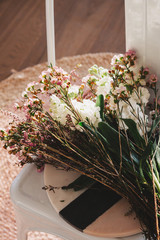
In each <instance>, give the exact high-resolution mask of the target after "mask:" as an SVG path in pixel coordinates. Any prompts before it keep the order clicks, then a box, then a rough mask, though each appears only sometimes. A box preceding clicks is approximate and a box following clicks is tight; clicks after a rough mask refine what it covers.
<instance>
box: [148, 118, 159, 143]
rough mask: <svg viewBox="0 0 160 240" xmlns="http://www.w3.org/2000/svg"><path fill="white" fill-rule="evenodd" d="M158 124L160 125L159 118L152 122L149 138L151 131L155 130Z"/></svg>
mask: <svg viewBox="0 0 160 240" xmlns="http://www.w3.org/2000/svg"><path fill="white" fill-rule="evenodd" d="M159 123H160V116H158V117H157V118H156V119H155V120H153V122H152V127H151V130H150V131H149V133H148V137H149V138H150V137H151V136H152V133H153V131H154V130H155V129H156V127H157V126H158V124H159Z"/></svg>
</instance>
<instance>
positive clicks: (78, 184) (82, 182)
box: [62, 175, 95, 191]
mask: <svg viewBox="0 0 160 240" xmlns="http://www.w3.org/2000/svg"><path fill="white" fill-rule="evenodd" d="M94 183H95V180H93V179H92V178H89V177H87V176H85V175H81V176H80V177H79V178H77V179H76V180H75V181H73V182H72V183H70V184H69V185H68V186H63V187H62V189H63V190H69V189H73V190H74V191H80V190H82V189H84V188H89V187H90V186H92V185H93V184H94Z"/></svg>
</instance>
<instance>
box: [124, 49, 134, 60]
mask: <svg viewBox="0 0 160 240" xmlns="http://www.w3.org/2000/svg"><path fill="white" fill-rule="evenodd" d="M125 56H130V57H132V58H133V57H135V56H136V51H134V50H131V49H130V50H128V51H127V52H126V53H125Z"/></svg>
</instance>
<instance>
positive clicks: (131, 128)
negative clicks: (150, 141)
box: [122, 118, 145, 148]
mask: <svg viewBox="0 0 160 240" xmlns="http://www.w3.org/2000/svg"><path fill="white" fill-rule="evenodd" d="M122 120H123V121H124V123H125V124H126V125H127V127H128V132H129V135H130V136H131V137H132V138H133V140H134V142H135V144H136V145H137V146H139V147H141V148H144V147H145V140H144V138H143V137H142V136H141V135H140V133H139V131H138V129H137V125H136V123H135V122H134V121H133V120H132V119H124V118H123V119H122Z"/></svg>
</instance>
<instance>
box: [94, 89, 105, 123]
mask: <svg viewBox="0 0 160 240" xmlns="http://www.w3.org/2000/svg"><path fill="white" fill-rule="evenodd" d="M96 106H97V107H100V117H101V119H102V121H103V120H104V113H103V111H104V96H103V95H102V94H101V95H99V96H98V97H97V101H96Z"/></svg>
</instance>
